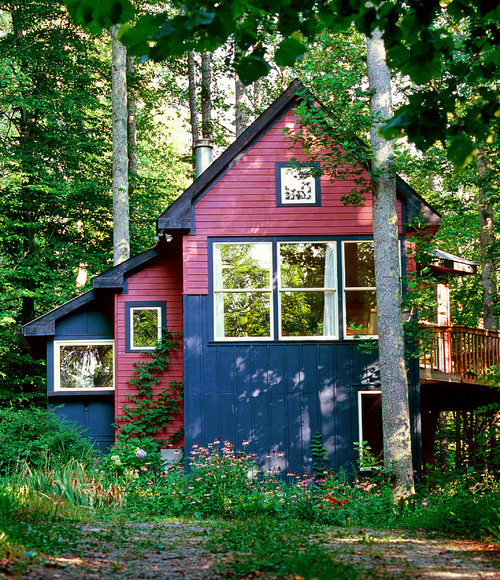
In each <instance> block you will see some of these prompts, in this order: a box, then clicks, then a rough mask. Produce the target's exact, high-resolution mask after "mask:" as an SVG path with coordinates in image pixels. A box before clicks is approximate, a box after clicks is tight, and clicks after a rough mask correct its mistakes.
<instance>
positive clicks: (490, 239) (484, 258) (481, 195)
mask: <svg viewBox="0 0 500 580" xmlns="http://www.w3.org/2000/svg"><path fill="white" fill-rule="evenodd" d="M477 172H478V174H479V177H480V180H481V183H480V187H479V192H478V200H477V201H478V206H479V219H480V226H481V232H480V236H479V245H480V248H481V281H482V287H483V319H484V327H485V328H489V329H490V330H498V315H497V313H496V312H495V308H494V304H495V300H496V297H497V281H496V269H495V263H494V259H493V256H492V252H491V250H492V248H493V245H494V243H495V225H494V223H493V215H494V212H493V208H492V206H491V203H490V200H489V199H488V190H489V189H490V187H491V170H490V168H489V165H488V159H487V157H486V155H485V153H484V151H482V150H481V149H478V152H477Z"/></svg>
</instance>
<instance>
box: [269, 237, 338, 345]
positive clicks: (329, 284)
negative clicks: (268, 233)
mask: <svg viewBox="0 0 500 580" xmlns="http://www.w3.org/2000/svg"><path fill="white" fill-rule="evenodd" d="M278 247H279V263H280V266H279V273H280V276H279V280H280V288H279V290H280V292H279V297H280V320H281V327H280V334H281V336H282V337H310V336H327V337H334V336H335V335H336V304H335V293H336V265H335V243H334V242H301V243H298V242H292V243H288V242H282V243H279V244H278Z"/></svg>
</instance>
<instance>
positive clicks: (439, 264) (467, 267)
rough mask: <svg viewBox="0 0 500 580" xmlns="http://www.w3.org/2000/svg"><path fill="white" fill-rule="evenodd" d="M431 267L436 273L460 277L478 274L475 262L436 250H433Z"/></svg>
mask: <svg viewBox="0 0 500 580" xmlns="http://www.w3.org/2000/svg"><path fill="white" fill-rule="evenodd" d="M429 265H430V267H431V268H432V269H434V270H436V271H439V272H443V273H448V274H456V275H459V276H460V275H461V276H463V275H465V274H476V272H477V264H476V263H475V262H471V261H470V260H466V259H465V258H460V257H459V256H454V255H453V254H448V252H443V251H442V250H436V249H434V250H431V261H430V264H429Z"/></svg>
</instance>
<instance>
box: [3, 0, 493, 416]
mask: <svg viewBox="0 0 500 580" xmlns="http://www.w3.org/2000/svg"><path fill="white" fill-rule="evenodd" d="M136 8H137V10H138V12H139V13H140V12H141V10H146V9H147V10H149V11H152V12H154V11H155V9H156V8H155V5H154V3H148V5H147V6H146V5H145V4H141V3H137V6H136ZM443 26H449V27H455V28H454V34H456V35H457V36H459V37H461V38H462V40H463V43H464V44H466V43H467V35H468V34H470V30H468V29H467V27H465V26H462V27H457V26H455V24H454V23H453V22H443ZM280 40H281V38H280V34H279V32H278V31H277V30H275V31H273V30H272V26H271V27H269V29H268V30H267V32H266V37H265V45H266V50H267V54H268V55H270V56H271V72H270V74H269V75H267V76H266V77H264V78H262V79H260V80H258V81H256V82H254V83H253V84H251V85H249V86H248V87H246V88H245V87H244V86H243V85H242V83H241V82H240V81H239V79H238V77H237V75H236V74H235V72H234V70H233V69H232V66H231V62H232V56H233V53H234V46H233V44H232V43H231V42H228V43H227V44H226V45H223V46H222V47H221V48H219V49H218V50H216V51H215V52H214V53H212V54H211V56H210V60H209V66H210V74H211V83H210V89H209V90H210V95H209V97H210V98H209V99H208V100H209V101H210V109H211V110H210V113H209V120H208V123H209V127H207V126H206V123H207V119H206V118H205V119H204V123H205V125H204V126H203V124H202V127H201V130H202V132H203V133H204V132H206V131H208V133H209V134H210V136H211V137H212V138H213V140H214V142H215V145H216V155H217V153H218V152H220V151H222V150H223V149H224V148H225V147H226V146H228V145H229V144H230V143H231V142H232V141H233V140H234V138H235V136H236V133H237V132H239V131H240V130H241V128H242V127H244V126H245V125H246V124H248V123H249V122H251V121H252V120H253V119H254V118H255V117H256V116H258V114H260V113H261V112H262V111H263V110H265V109H266V107H267V106H268V105H269V104H270V103H271V102H272V101H273V100H274V99H275V98H276V97H277V96H278V95H279V94H280V93H281V92H282V91H283V90H284V88H286V86H288V84H289V83H290V82H291V81H292V80H293V79H294V78H298V79H299V80H300V81H301V82H302V83H303V84H304V85H305V86H306V87H308V88H310V90H311V91H312V92H313V93H314V94H315V95H316V96H317V97H318V98H319V99H320V100H321V101H322V102H323V103H324V104H325V105H326V106H327V108H328V109H329V110H330V112H331V113H332V118H334V119H335V130H336V132H337V134H338V135H343V134H347V135H349V134H356V135H357V136H358V137H360V138H361V139H363V140H365V141H366V142H368V141H369V137H368V135H369V127H370V114H369V90H368V88H367V86H368V85H367V81H366V46H365V40H364V37H363V36H362V35H361V34H359V33H358V32H356V31H355V30H354V29H352V30H349V31H344V32H339V33H338V34H335V35H333V34H330V33H327V32H323V33H322V34H321V35H320V36H319V37H318V38H317V39H316V40H315V41H314V42H312V43H311V44H310V46H309V50H308V51H307V52H306V53H304V54H303V55H302V57H301V58H300V59H298V60H297V61H296V62H295V64H294V65H293V66H285V65H284V63H283V55H282V53H281V54H280V52H279V51H280V50H282V48H281V45H280ZM276 53H277V54H276ZM273 54H274V55H275V56H276V58H274V59H273V58H272V56H273ZM453 58H454V59H455V62H454V63H451V62H450V70H452V65H454V64H456V62H458V61H460V60H461V59H462V60H463V59H464V58H465V56H464V55H463V54H460V52H459V51H458V52H456V53H455V54H454V55H453ZM206 62H207V60H206V58H205V65H206ZM277 62H278V63H280V64H281V65H282V66H279V65H278V64H277ZM203 64H204V63H203V57H202V55H200V54H195V53H192V52H191V53H189V55H188V56H178V57H169V58H166V59H164V60H162V62H161V63H155V62H152V61H149V60H148V61H145V62H137V61H136V62H135V67H134V69H133V70H132V67H130V68H129V76H128V91H129V96H130V97H131V98H130V101H133V102H134V103H135V107H136V108H135V116H136V127H137V171H136V172H133V174H131V175H130V176H129V177H130V216H131V217H130V228H131V255H134V254H136V253H138V252H140V251H142V250H144V249H146V248H148V247H151V246H152V245H154V243H155V241H154V235H155V230H154V225H155V224H154V221H155V218H156V216H157V215H158V214H159V213H161V212H162V211H163V210H164V209H165V208H166V207H167V206H168V205H169V204H170V203H171V202H172V201H173V200H174V199H175V198H176V197H177V196H178V195H179V194H180V193H182V191H183V190H184V189H185V188H186V187H187V185H189V183H190V182H191V180H192V179H193V177H194V169H193V154H192V143H193V138H192V134H193V129H194V130H196V121H197V119H198V116H197V113H196V111H198V110H201V101H202V100H204V102H205V103H206V102H207V95H206V90H207V87H206V85H205V86H202V68H203ZM465 64H467V63H465ZM190 73H191V88H194V89H195V91H194V92H191V94H190V92H189V85H190V82H189V81H190ZM469 80H470V79H469ZM393 81H394V98H395V101H396V103H405V102H406V101H408V100H409V99H411V96H412V94H413V92H415V91H416V90H417V88H418V87H416V86H414V84H412V83H411V82H410V81H409V79H408V77H405V76H402V75H399V76H398V75H395V76H394V79H393ZM477 82H478V83H482V84H485V80H484V79H481V80H478V81H477ZM486 84H487V83H486ZM491 85H492V88H494V85H495V83H494V80H492V81H491ZM437 89H439V87H437ZM461 89H462V90H463V96H464V99H463V102H464V105H463V106H464V107H466V106H467V105H466V104H465V103H466V102H467V93H468V91H470V93H471V94H473V93H474V87H472V86H471V85H468V86H462V87H461ZM190 96H191V97H193V96H195V98H194V99H193V98H191V99H190ZM188 104H189V106H188ZM111 119H112V115H111V39H110V35H109V33H108V32H103V33H101V34H100V35H97V36H96V35H91V34H89V33H88V32H86V31H84V30H82V29H80V28H79V27H78V26H76V25H75V24H74V23H73V22H72V20H71V19H70V18H69V15H68V13H67V10H66V7H65V5H64V4H62V3H59V2H56V1H52V0H47V1H41V0H39V1H28V0H20V1H18V2H15V3H13V2H7V1H1V2H0V405H2V406H9V407H16V408H17V407H25V406H29V405H33V404H35V405H40V406H45V401H46V399H45V369H44V363H42V362H40V361H36V360H34V359H33V358H32V356H31V354H30V351H29V348H28V345H27V344H26V343H25V342H24V341H23V338H22V335H21V333H20V329H21V326H22V325H23V324H25V323H27V322H29V321H30V320H32V319H33V318H35V317H36V316H39V315H41V314H44V313H45V312H47V311H48V310H50V309H51V308H53V307H56V306H58V305H60V304H61V303H63V302H65V301H66V300H69V299H71V298H72V297H74V296H76V295H78V294H80V293H82V292H84V291H86V290H87V289H89V288H90V280H91V278H92V277H93V276H94V275H96V274H98V273H99V272H102V271H103V270H105V269H107V268H109V267H110V266H112V259H113V240H112V234H113V217H112V209H113V208H112V188H111V166H112V134H111V133H112V131H111V124H112V123H111ZM492 139H493V141H494V143H492V144H491V143H490V145H491V146H490V147H489V148H488V151H487V153H486V154H485V155H483V156H482V157H481V155H480V156H478V157H477V158H475V159H474V160H472V162H470V163H468V164H467V165H465V166H463V167H461V168H457V167H456V165H455V164H454V163H453V161H454V160H453V159H451V160H450V158H449V156H447V153H446V147H445V144H439V143H438V144H434V145H432V146H431V147H429V148H428V149H427V150H426V151H425V152H424V153H422V152H421V151H418V150H417V149H416V148H415V147H413V146H410V145H408V143H407V142H405V141H404V140H399V141H398V160H397V163H398V168H397V169H398V172H399V173H400V174H401V175H402V176H403V177H404V178H405V179H406V180H407V181H408V183H410V185H412V186H413V187H414V188H415V189H416V191H417V192H418V193H419V194H420V195H422V196H423V197H424V198H425V199H426V200H427V201H428V202H429V203H430V204H431V205H432V206H433V207H435V208H436V209H437V210H438V211H439V212H440V213H441V214H442V217H443V221H442V226H441V229H440V230H439V232H438V234H437V236H436V238H435V239H434V241H433V243H434V245H435V246H436V247H439V248H440V249H442V250H445V251H448V252H451V253H453V254H456V255H459V256H461V257H464V258H466V259H469V260H472V261H475V262H477V263H480V264H481V263H482V262H484V259H485V255H484V252H485V250H484V244H483V250H482V251H483V255H482V254H481V243H480V238H481V236H480V229H481V228H480V226H481V224H480V221H481V220H480V210H481V211H483V214H484V208H485V207H486V208H487V211H488V212H489V215H490V216H491V219H492V220H493V221H495V219H496V218H497V217H498V213H499V210H500V195H499V180H498V172H499V167H500V166H499V160H498V135H497V134H495V135H493V137H492ZM481 163H482V164H481ZM498 253H499V246H498V242H497V240H496V238H495V237H493V239H490V240H489V241H488V244H487V259H488V260H489V263H491V264H493V272H494V274H493V277H494V278H496V276H497V271H498V268H497V265H498ZM452 286H453V287H452V293H453V294H452V295H453V302H452V306H453V312H452V322H453V323H454V324H464V325H467V326H478V325H481V324H482V317H483V303H482V299H481V296H482V288H481V277H480V276H469V277H462V278H459V279H454V280H453V281H452ZM494 302H496V304H497V305H498V300H497V299H496V298H495V299H494Z"/></svg>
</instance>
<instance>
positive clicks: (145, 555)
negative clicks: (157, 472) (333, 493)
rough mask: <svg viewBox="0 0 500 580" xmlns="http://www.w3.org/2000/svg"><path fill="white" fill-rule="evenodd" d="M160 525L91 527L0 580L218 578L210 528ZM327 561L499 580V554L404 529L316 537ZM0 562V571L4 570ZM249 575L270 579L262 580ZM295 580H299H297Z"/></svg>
mask: <svg viewBox="0 0 500 580" xmlns="http://www.w3.org/2000/svg"><path fill="white" fill-rule="evenodd" d="M214 525H216V524H213V523H207V524H189V523H161V524H130V523H127V524H109V525H89V526H83V527H82V529H81V537H80V540H79V543H78V546H77V548H76V549H75V550H73V551H72V552H71V553H67V554H64V555H61V556H58V557H46V558H41V557H40V556H37V557H35V559H34V560H33V562H32V563H31V564H29V565H28V566H27V568H25V569H24V570H23V571H22V572H19V571H18V572H17V573H16V569H15V568H13V567H12V566H11V567H9V566H7V565H6V564H7V563H6V562H5V561H4V562H1V561H0V578H19V579H21V580H28V579H29V580H36V579H49V580H55V579H61V580H69V579H71V580H84V579H85V580H87V579H88V580H91V579H111V580H115V579H122V578H134V579H135V578H137V579H142V578H173V579H175V578H192V579H201V578H221V576H220V575H218V574H217V572H216V568H215V567H216V564H217V561H220V560H228V559H231V557H232V556H231V555H230V554H217V555H214V554H210V553H209V552H208V551H207V550H206V549H205V547H204V546H205V540H206V538H207V533H209V532H210V526H214ZM318 541H320V542H321V544H322V546H323V547H328V549H329V550H331V552H332V556H333V557H334V558H335V559H337V560H340V561H342V562H344V563H346V564H354V565H356V567H357V568H359V570H360V575H359V578H360V579H362V578H364V577H365V576H366V574H367V572H365V571H369V572H371V575H372V576H375V577H378V578H408V579H410V578H428V579H436V578H443V579H462V580H465V579H467V580H469V579H471V580H475V579H484V578H487V579H490V578H491V579H493V578H495V579H496V578H498V579H500V551H499V550H498V547H497V546H495V545H490V544H485V543H481V542H475V541H469V540H449V539H435V538H429V537H427V536H425V535H424V534H423V533H418V532H404V531H401V530H340V529H339V530H336V531H332V532H330V533H329V534H327V535H325V536H322V537H320V538H318ZM2 564H3V565H2ZM249 577H254V578H255V577H259V578H266V577H267V578H270V577H269V576H264V575H262V574H258V573H257V574H255V575H251V576H249ZM294 580H299V578H298V577H295V579H294Z"/></svg>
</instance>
